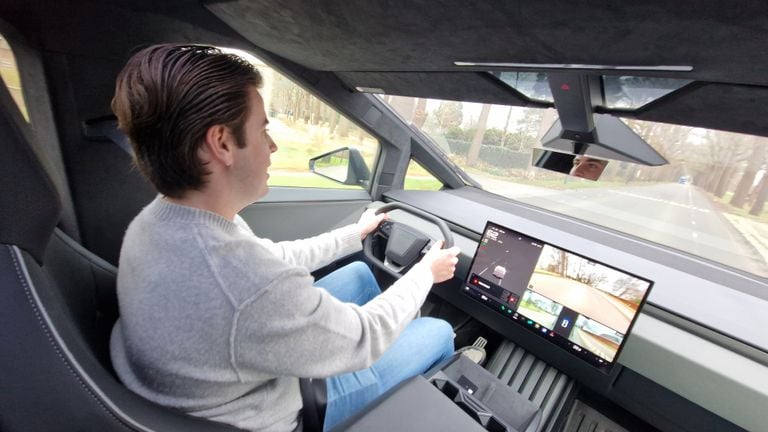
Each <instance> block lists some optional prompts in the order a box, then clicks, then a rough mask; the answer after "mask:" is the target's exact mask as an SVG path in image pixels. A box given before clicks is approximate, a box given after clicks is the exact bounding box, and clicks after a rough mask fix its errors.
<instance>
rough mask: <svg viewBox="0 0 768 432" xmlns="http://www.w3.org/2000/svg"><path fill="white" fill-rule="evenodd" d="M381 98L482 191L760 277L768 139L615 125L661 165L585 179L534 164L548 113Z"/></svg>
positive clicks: (766, 232)
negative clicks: (632, 134) (664, 161)
mask: <svg viewBox="0 0 768 432" xmlns="http://www.w3.org/2000/svg"><path fill="white" fill-rule="evenodd" d="M382 99H383V100H384V101H385V102H387V103H389V105H390V106H391V107H392V108H393V109H394V110H395V111H397V112H398V113H399V114H400V115H401V116H402V117H403V118H405V119H406V120H408V121H410V122H411V123H412V124H413V126H414V127H416V128H419V129H420V130H421V131H422V132H424V133H425V134H427V135H428V136H429V137H431V138H432V139H433V141H434V142H435V143H436V144H437V146H438V147H440V148H441V149H442V150H443V152H445V154H446V155H447V156H448V157H449V158H450V159H451V160H452V161H453V162H454V163H455V164H456V165H458V166H459V167H461V168H462V169H463V170H465V171H466V172H467V173H468V174H469V175H470V176H471V177H472V179H474V180H475V181H476V182H478V183H479V184H480V185H482V187H483V189H485V190H487V191H489V192H492V193H494V194H498V195H502V196H505V197H508V198H512V199H514V200H518V201H522V202H524V203H527V204H530V205H533V206H537V207H541V208H544V209H547V210H551V211H554V212H558V213H562V214H564V215H567V216H571V217H575V218H578V219H582V220H584V221H588V222H591V223H594V224H597V225H601V226H603V227H607V228H610V229H613V230H616V231H621V232H623V233H627V234H630V235H633V236H636V237H640V238H643V239H646V240H649V241H652V242H655V243H659V244H662V245H665V246H669V247H672V248H675V249H678V250H681V251H684V252H687V253H690V254H694V255H697V256H700V257H703V258H706V259H709V260H711V261H714V262H716V263H720V264H723V265H726V266H730V267H735V268H738V269H741V270H743V271H746V272H749V273H751V274H753V275H757V276H760V277H763V278H765V277H768V264H767V262H768V225H767V224H766V221H768V214H766V212H764V211H763V207H764V203H765V200H766V198H768V176H766V175H765V174H766V171H767V168H768V167H767V166H766V163H767V161H768V138H763V137H755V136H748V135H741V134H735V133H728V132H722V131H716V130H705V129H698V128H691V127H685V126H676V125H670V124H663V123H653V122H645V121H639V120H623V121H624V122H625V123H626V124H627V125H628V126H629V127H630V128H631V129H632V130H634V131H635V132H636V133H638V134H639V135H640V136H641V137H643V138H644V139H645V140H646V141H647V142H648V143H649V144H650V145H651V146H652V147H653V148H654V149H655V150H656V151H657V152H659V153H660V154H661V155H663V156H664V158H666V159H667V160H668V161H669V164H667V165H663V166H658V167H649V166H643V165H637V164H633V163H629V162H622V161H609V162H608V164H607V166H605V168H604V171H603V172H602V174H601V176H600V180H599V181H591V180H586V179H584V178H577V177H573V176H569V175H567V174H562V173H558V172H554V171H550V170H545V169H542V168H537V167H535V166H532V164H531V160H532V153H533V150H534V149H535V148H536V147H540V144H539V143H540V139H541V137H542V136H543V135H544V134H545V133H546V132H547V130H548V129H549V128H550V127H551V126H552V124H553V123H554V121H555V120H556V119H557V112H556V111H555V110H554V109H533V108H522V107H509V106H502V105H489V104H476V103H469V102H456V101H442V100H433V99H414V98H407V97H399V96H388V95H386V96H382Z"/></svg>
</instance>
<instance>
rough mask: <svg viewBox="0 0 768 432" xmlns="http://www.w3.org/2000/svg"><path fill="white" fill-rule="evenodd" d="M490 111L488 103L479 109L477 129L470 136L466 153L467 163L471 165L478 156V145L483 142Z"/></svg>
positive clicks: (475, 161)
mask: <svg viewBox="0 0 768 432" xmlns="http://www.w3.org/2000/svg"><path fill="white" fill-rule="evenodd" d="M490 112H491V105H490V104H483V108H482V109H481V110H480V118H479V119H478V120H477V131H476V132H475V136H474V137H473V138H472V144H470V146H469V152H468V153H467V165H469V166H472V165H475V164H476V163H477V158H478V157H479V156H480V146H481V145H482V144H483V136H484V135H485V128H486V125H487V123H488V114H489V113H490Z"/></svg>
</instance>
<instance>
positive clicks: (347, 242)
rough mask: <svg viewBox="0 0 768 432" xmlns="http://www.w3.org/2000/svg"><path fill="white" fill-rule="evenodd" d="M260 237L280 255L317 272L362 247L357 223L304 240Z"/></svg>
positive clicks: (266, 246) (260, 239) (262, 243)
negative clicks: (279, 239)
mask: <svg viewBox="0 0 768 432" xmlns="http://www.w3.org/2000/svg"><path fill="white" fill-rule="evenodd" d="M257 239H258V241H259V243H260V244H261V245H262V246H264V247H265V248H267V249H268V250H269V251H270V252H272V254H274V255H275V256H277V257H278V258H280V259H282V260H284V261H286V262H288V263H289V264H292V265H295V266H299V267H304V268H307V269H309V271H315V270H317V269H319V268H322V267H324V266H326V265H328V264H330V263H332V262H333V261H335V260H337V259H339V258H343V257H345V256H347V255H351V254H353V253H355V252H358V251H360V250H361V249H362V243H361V242H360V229H359V228H358V227H357V225H356V224H351V225H347V226H345V227H342V228H338V229H335V230H333V231H330V232H327V233H324V234H320V235H318V236H315V237H310V238H307V239H302V240H293V241H281V242H273V241H272V240H269V239H264V238H257Z"/></svg>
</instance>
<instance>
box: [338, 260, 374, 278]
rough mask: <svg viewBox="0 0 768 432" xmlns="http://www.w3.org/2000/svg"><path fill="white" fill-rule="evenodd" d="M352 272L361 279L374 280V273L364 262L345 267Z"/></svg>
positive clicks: (356, 262)
mask: <svg viewBox="0 0 768 432" xmlns="http://www.w3.org/2000/svg"><path fill="white" fill-rule="evenodd" d="M345 267H346V268H347V269H348V270H349V271H350V272H352V273H353V274H354V275H356V276H357V277H359V278H361V279H369V278H370V279H373V278H374V276H373V273H372V272H371V269H370V268H369V267H368V265H367V264H366V263H364V262H362V261H355V262H353V263H350V264H347V265H346V266H345Z"/></svg>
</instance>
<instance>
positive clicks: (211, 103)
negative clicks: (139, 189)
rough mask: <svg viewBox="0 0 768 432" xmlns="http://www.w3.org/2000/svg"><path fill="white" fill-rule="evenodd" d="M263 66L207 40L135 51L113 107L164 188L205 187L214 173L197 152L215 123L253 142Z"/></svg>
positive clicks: (146, 168)
mask: <svg viewBox="0 0 768 432" xmlns="http://www.w3.org/2000/svg"><path fill="white" fill-rule="evenodd" d="M261 83H262V79H261V75H260V74H259V72H258V70H256V68H255V67H254V66H253V65H252V64H251V63H249V62H247V61H245V60H244V59H242V58H240V57H239V56H237V55H234V54H227V53H223V52H222V51H221V50H219V49H218V48H215V47H212V46H204V45H185V44H163V45H154V46H151V47H149V48H145V49H143V50H141V51H139V52H138V53H136V54H134V55H133V56H132V57H131V59H130V60H128V63H127V64H126V65H125V67H124V68H123V70H122V71H121V72H120V74H119V75H118V77H117V84H116V88H115V97H114V98H113V99H112V110H113V111H114V113H115V115H116V116H117V119H118V126H119V128H120V129H121V130H122V131H123V132H125V133H126V134H127V135H128V138H129V139H130V141H131V145H132V147H133V151H134V155H135V163H136V165H137V166H138V168H139V170H140V171H141V172H142V173H143V174H144V175H145V176H146V177H147V178H149V180H150V181H151V182H152V184H154V186H155V187H156V188H157V190H158V191H159V192H160V193H162V194H163V195H166V196H169V197H174V198H180V197H182V196H183V195H184V193H185V192H186V191H189V190H199V189H201V188H202V187H203V185H204V184H205V179H204V178H205V176H206V175H207V174H208V173H209V172H208V171H207V170H206V169H205V167H204V166H203V163H202V162H201V161H200V160H199V158H198V155H197V152H198V149H199V148H200V145H201V144H202V143H203V141H204V139H205V134H206V132H207V131H208V129H209V128H210V127H211V126H214V125H224V126H227V127H228V128H230V130H231V131H232V133H233V135H234V136H235V138H236V140H237V145H238V146H239V147H240V148H242V147H244V146H245V140H244V139H243V138H244V137H243V125H244V123H245V119H246V118H247V117H248V114H249V109H250V107H249V106H248V101H249V90H250V89H251V88H258V87H260V86H261Z"/></svg>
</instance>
